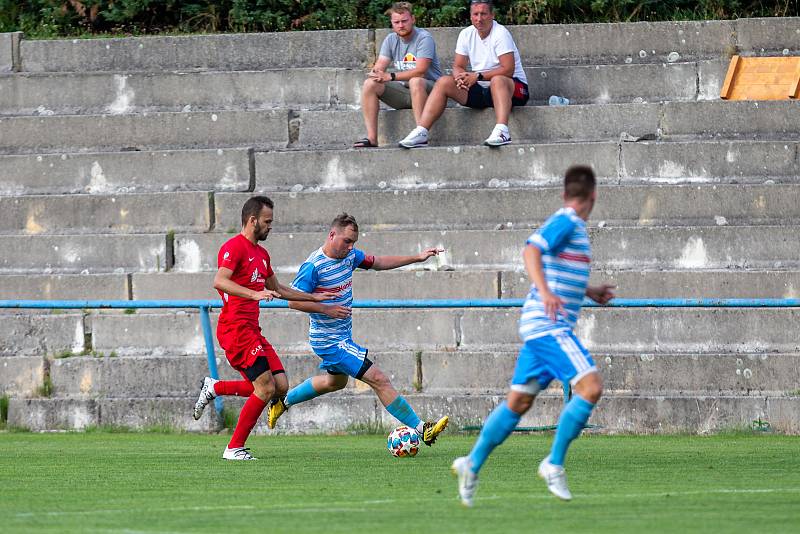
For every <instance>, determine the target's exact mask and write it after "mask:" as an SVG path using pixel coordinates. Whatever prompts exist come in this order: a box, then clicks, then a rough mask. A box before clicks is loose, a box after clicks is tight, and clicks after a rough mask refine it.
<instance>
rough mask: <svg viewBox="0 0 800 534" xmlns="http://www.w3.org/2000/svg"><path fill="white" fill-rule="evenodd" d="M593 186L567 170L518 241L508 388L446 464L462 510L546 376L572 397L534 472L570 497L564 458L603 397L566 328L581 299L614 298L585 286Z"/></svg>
mask: <svg viewBox="0 0 800 534" xmlns="http://www.w3.org/2000/svg"><path fill="white" fill-rule="evenodd" d="M595 187H596V186H595V176H594V172H593V171H592V169H591V168H590V167H585V166H574V167H571V168H569V169H568V170H567V173H566V176H565V178H564V193H563V198H564V207H563V208H561V209H559V210H558V211H557V212H556V213H555V214H553V215H552V216H551V217H550V218H549V219H548V220H547V222H545V224H544V225H543V226H542V227H541V228H539V229H538V230H537V231H536V232H534V233H533V235H531V236H530V237H529V238H528V240H527V242H526V246H525V248H524V251H523V253H522V257H523V259H524V262H525V270H526V271H527V273H528V277H529V278H530V280H531V282H532V285H531V290H530V293H529V294H528V298H527V299H526V301H525V305H524V306H523V308H522V316H521V317H520V321H519V334H520V337H521V338H522V341H523V342H524V345H523V346H522V348H521V349H520V352H519V356H518V358H517V364H516V368H515V369H514V377H513V378H512V380H511V391H509V393H508V397H507V399H506V401H505V402H504V403H502V404H501V405H500V406H498V407H497V408H495V409H494V411H492V413H491V414H489V417H487V419H486V422H485V423H484V425H483V429H482V430H481V433H480V436H479V437H478V440H477V441H476V442H475V445H474V447H473V448H472V451H471V452H470V453H469V455H468V456H463V457H461V458H456V460H455V461H454V462H453V465H452V470H453V472H454V473H455V474H456V475H457V476H458V492H459V496H460V497H461V502H462V504H464V505H465V506H472V503H473V497H474V495H475V491H476V489H477V486H478V472H479V471H480V469H481V467H482V466H483V464H484V462H485V461H486V459H487V458H488V456H489V454H490V453H491V452H492V450H494V448H495V447H497V446H498V445H500V444H501V443H503V441H505V439H506V438H507V437H508V436H509V434H511V432H512V431H513V430H514V428H516V426H517V423H519V420H520V418H521V417H522V416H523V415H524V414H525V413H526V412H527V411H528V410H529V409H530V407H531V405H532V404H533V400H534V398H535V397H536V394H537V393H539V391H541V390H543V389H545V388H546V387H547V386H548V384H550V382H551V381H552V380H553V379H554V378H556V379H558V380H560V381H561V382H562V383H565V382H569V384H570V385H571V386H572V390H573V392H574V394H573V396H572V399H571V400H570V401H569V402H568V403H567V404H566V406H565V407H564V409H563V411H562V412H561V417H560V418H559V420H558V429H557V430H556V435H555V439H554V440H553V446H552V448H551V450H550V455H549V456H547V457H546V458H545V459H544V460H542V462H541V463H540V464H539V470H538V472H539V476H540V477H542V478H543V479H544V480H545V482H546V483H547V488H548V489H549V490H550V492H551V493H553V494H554V495H555V496H556V497H559V498H561V499H564V500H570V499H572V494H571V493H570V491H569V488H568V487H567V478H566V474H565V473H564V458H565V456H566V454H567V448H568V447H569V445H570V443H571V442H572V440H574V439H575V438H577V437H578V435H580V433H581V430H583V427H584V426H585V424H586V421H588V420H589V416H590V415H591V413H592V409H593V408H594V406H595V404H597V401H598V400H599V399H600V395H601V394H602V392H603V382H602V380H601V378H600V375H599V373H598V372H597V368H596V367H595V365H594V361H592V357H591V355H590V354H589V352H588V351H587V350H586V349H585V348H584V347H583V345H581V342H580V341H579V340H578V338H577V337H576V336H575V334H574V332H573V329H574V328H575V323H576V322H577V320H578V314H579V313H580V310H581V304H582V302H583V298H584V296H586V297H589V298H590V299H592V300H594V301H595V302H598V303H600V304H606V303H608V301H610V300H611V299H612V298H614V294H613V292H612V289H613V288H614V286H611V285H600V286H589V272H590V262H591V249H590V246H589V236H588V234H587V232H586V220H587V219H588V218H589V214H590V213H591V211H592V208H593V207H594V203H595V199H596V196H597V191H596V189H595Z"/></svg>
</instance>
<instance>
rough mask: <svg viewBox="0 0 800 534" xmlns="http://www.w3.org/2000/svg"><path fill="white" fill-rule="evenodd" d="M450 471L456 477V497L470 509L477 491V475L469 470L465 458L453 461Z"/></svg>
mask: <svg viewBox="0 0 800 534" xmlns="http://www.w3.org/2000/svg"><path fill="white" fill-rule="evenodd" d="M450 470H451V471H453V474H454V475H456V476H457V477H458V495H459V497H461V504H463V505H464V506H466V507H472V498H473V497H474V496H475V491H476V490H477V489H478V475H476V474H475V473H473V472H472V469H470V461H469V458H467V457H466V456H462V457H460V458H456V459H455V460H453V465H452V466H450Z"/></svg>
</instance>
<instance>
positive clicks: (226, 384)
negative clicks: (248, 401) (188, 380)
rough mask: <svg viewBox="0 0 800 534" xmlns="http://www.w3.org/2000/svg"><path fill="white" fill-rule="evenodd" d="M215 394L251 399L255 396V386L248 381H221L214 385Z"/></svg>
mask: <svg viewBox="0 0 800 534" xmlns="http://www.w3.org/2000/svg"><path fill="white" fill-rule="evenodd" d="M214 393H216V394H217V395H236V396H237V397H249V396H250V395H252V394H253V384H251V383H250V382H249V381H248V380H220V381H219V382H217V383H216V384H214Z"/></svg>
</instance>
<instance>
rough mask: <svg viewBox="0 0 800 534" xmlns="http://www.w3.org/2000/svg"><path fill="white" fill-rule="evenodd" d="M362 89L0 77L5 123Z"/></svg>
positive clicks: (360, 76) (343, 73)
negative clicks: (29, 117)
mask: <svg viewBox="0 0 800 534" xmlns="http://www.w3.org/2000/svg"><path fill="white" fill-rule="evenodd" d="M674 70H675V71H676V72H678V69H674ZM363 81H364V73H363V72H362V71H361V70H357V71H356V70H349V69H332V68H324V67H323V68H314V69H302V68H290V69H282V70H266V71H243V72H224V71H216V72H134V73H116V74H114V73H97V72H94V73H93V72H77V73H76V72H71V73H58V74H54V73H45V74H16V75H14V76H0V115H6V116H18V115H53V114H58V115H63V114H96V113H109V114H112V115H116V114H121V113H141V112H149V111H192V110H193V111H203V110H223V109H271V108H302V109H327V108H336V107H339V106H353V105H357V104H359V102H360V99H361V84H362V83H363ZM717 93H719V89H717ZM681 94H682V93H681ZM687 98H688V97H687ZM687 98H684V99H687Z"/></svg>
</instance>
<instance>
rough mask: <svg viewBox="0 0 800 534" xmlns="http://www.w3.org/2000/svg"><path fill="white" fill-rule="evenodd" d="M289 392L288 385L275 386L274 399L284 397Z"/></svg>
mask: <svg viewBox="0 0 800 534" xmlns="http://www.w3.org/2000/svg"><path fill="white" fill-rule="evenodd" d="M288 392H289V385H288V384H275V393H274V395H275V396H276V397H285V396H286V394H287V393H288Z"/></svg>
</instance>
